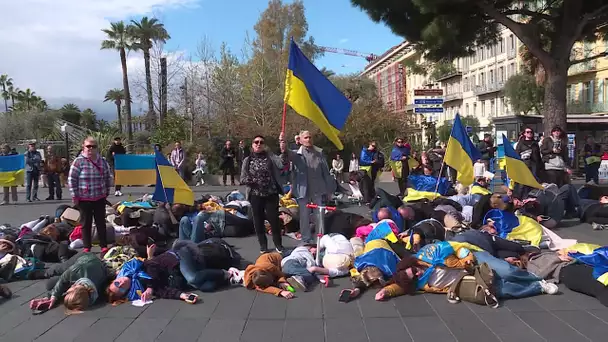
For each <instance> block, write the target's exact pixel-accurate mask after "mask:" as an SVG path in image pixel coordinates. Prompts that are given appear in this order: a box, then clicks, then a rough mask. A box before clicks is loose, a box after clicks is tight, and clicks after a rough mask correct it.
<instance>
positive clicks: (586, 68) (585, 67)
mask: <svg viewBox="0 0 608 342" xmlns="http://www.w3.org/2000/svg"><path fill="white" fill-rule="evenodd" d="M595 70H597V59H594V60H591V61H588V62H584V63H578V64H574V65H573V66H571V67H570V69H568V75H575V74H582V73H585V72H591V71H595Z"/></svg>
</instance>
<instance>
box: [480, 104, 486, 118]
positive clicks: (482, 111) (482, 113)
mask: <svg viewBox="0 0 608 342" xmlns="http://www.w3.org/2000/svg"><path fill="white" fill-rule="evenodd" d="M481 117H482V118H485V117H486V102H485V101H481Z"/></svg>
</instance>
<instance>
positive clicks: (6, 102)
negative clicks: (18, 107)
mask: <svg viewBox="0 0 608 342" xmlns="http://www.w3.org/2000/svg"><path fill="white" fill-rule="evenodd" d="M4 92H6V86H5V85H4V84H3V85H2V97H4ZM4 109H5V110H6V111H7V112H8V99H7V98H4Z"/></svg>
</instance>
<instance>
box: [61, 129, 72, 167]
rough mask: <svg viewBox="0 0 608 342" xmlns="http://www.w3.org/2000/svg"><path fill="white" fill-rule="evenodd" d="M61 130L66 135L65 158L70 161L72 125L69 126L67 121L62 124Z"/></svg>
mask: <svg viewBox="0 0 608 342" xmlns="http://www.w3.org/2000/svg"><path fill="white" fill-rule="evenodd" d="M61 131H62V132H63V134H64V136H65V159H67V161H68V163H69V162H70V138H69V133H70V132H71V131H72V127H70V126H68V124H67V123H65V124H63V125H61Z"/></svg>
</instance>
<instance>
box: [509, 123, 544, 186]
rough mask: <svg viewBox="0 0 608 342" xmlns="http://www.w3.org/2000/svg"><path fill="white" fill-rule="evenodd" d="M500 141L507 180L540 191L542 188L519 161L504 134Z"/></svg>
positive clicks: (526, 167) (521, 161)
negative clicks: (503, 152) (501, 142)
mask: <svg viewBox="0 0 608 342" xmlns="http://www.w3.org/2000/svg"><path fill="white" fill-rule="evenodd" d="M502 141H503V147H504V149H505V162H506V164H507V176H509V179H510V180H511V181H512V182H515V183H519V184H522V185H527V186H530V187H533V188H536V189H542V188H543V186H542V185H541V184H540V183H539V182H538V180H536V177H534V175H533V174H532V171H530V169H529V168H528V166H526V164H525V163H524V162H523V160H521V158H520V157H519V155H518V154H517V152H515V150H514V149H513V146H511V143H509V140H507V137H505V135H504V134H503V135H502Z"/></svg>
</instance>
